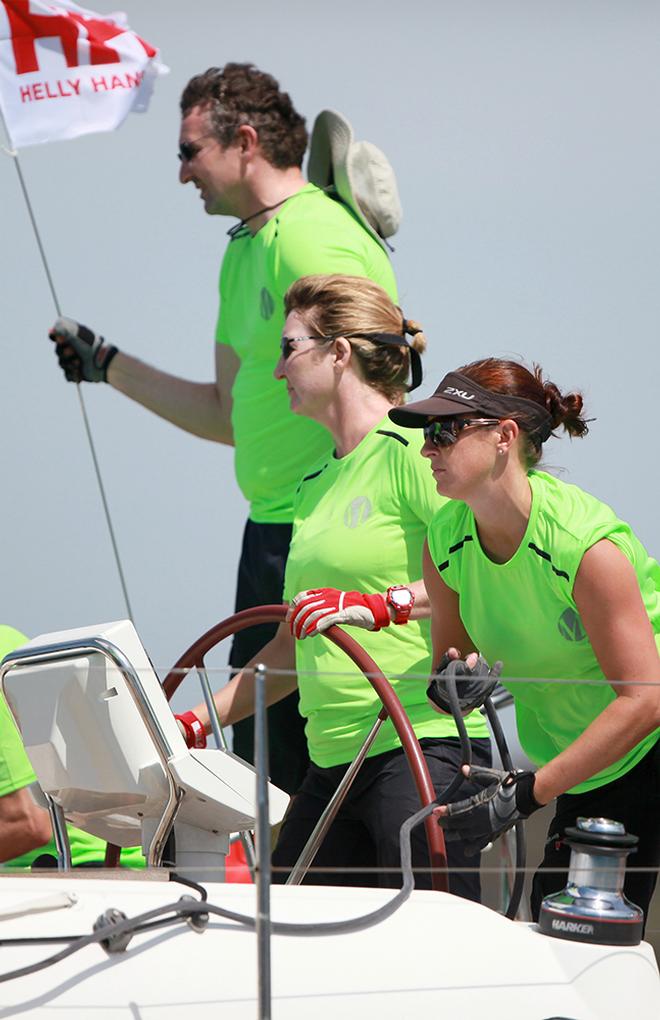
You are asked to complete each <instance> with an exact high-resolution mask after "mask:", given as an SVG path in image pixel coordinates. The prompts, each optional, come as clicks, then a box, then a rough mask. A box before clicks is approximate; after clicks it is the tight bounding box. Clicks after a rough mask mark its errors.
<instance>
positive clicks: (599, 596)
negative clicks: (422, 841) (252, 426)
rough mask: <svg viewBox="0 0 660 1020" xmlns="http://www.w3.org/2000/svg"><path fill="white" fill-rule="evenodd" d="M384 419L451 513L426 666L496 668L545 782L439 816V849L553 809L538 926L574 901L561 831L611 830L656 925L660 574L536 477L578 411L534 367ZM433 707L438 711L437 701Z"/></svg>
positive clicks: (638, 548)
mask: <svg viewBox="0 0 660 1020" xmlns="http://www.w3.org/2000/svg"><path fill="white" fill-rule="evenodd" d="M390 418H391V419H392V420H393V421H394V422H396V423H397V424H398V425H400V426H404V427H407V428H418V429H423V430H424V435H425V442H424V447H423V451H422V452H423V454H424V456H425V457H427V458H428V460H429V461H430V467H431V471H432V474H433V478H434V480H435V483H436V486H437V490H438V492H439V493H440V494H442V495H443V496H448V497H450V500H449V501H448V502H447V503H445V504H444V506H443V507H442V508H441V509H440V510H439V511H438V513H437V514H436V515H435V517H434V518H433V520H432V521H431V525H430V528H429V534H428V547H427V549H426V552H425V566H424V578H425V581H426V588H427V591H428V593H429V597H430V600H431V608H432V634H433V648H434V661H435V662H438V661H439V660H440V659H441V656H443V653H446V654H447V655H448V656H449V657H450V658H457V657H459V656H466V655H467V653H470V658H468V665H471V666H473V667H474V661H473V658H474V657H476V654H475V653H476V652H477V651H479V652H481V653H482V654H483V656H485V657H486V659H489V660H490V661H491V662H492V661H493V660H494V659H501V660H503V663H504V668H503V674H504V676H505V677H506V678H508V679H504V680H503V681H502V683H503V684H504V686H506V687H508V688H509V690H510V691H511V693H512V695H513V698H514V703H515V709H516V720H517V726H518V733H519V737H520V743H521V745H522V747H523V749H524V751H525V753H526V754H527V756H528V757H529V758H530V759H531V761H532V762H534V763H535V764H536V765H537V766H538V769H537V770H536V771H521V772H518V773H512V774H499V775H491V776H488V775H482V776H481V779H482V780H483V783H484V785H485V787H486V792H485V793H484V792H482V794H481V795H480V796H479V798H478V799H474V798H473V799H472V800H467V801H461V802H459V803H453V804H451V805H449V807H446V808H441V809H439V813H440V815H441V817H442V824H443V826H444V827H445V836H446V838H447V839H448V840H451V839H452V838H462V839H464V840H467V841H469V842H470V843H471V844H472V846H473V847H474V848H480V847H483V846H484V845H485V844H486V843H487V842H489V841H490V840H491V839H494V838H495V837H497V836H498V835H500V834H501V833H502V832H503V831H506V829H507V828H509V827H510V826H511V825H512V824H514V822H515V821H516V820H517V819H518V818H525V817H528V816H529V815H530V814H532V812H534V811H536V810H537V809H538V808H540V807H541V806H543V805H545V804H549V803H550V802H551V801H553V800H555V799H556V804H555V814H554V817H553V819H552V822H551V823H550V827H549V829H548V841H547V843H546V847H545V854H544V858H543V861H542V864H541V867H540V869H539V870H538V871H537V873H536V875H535V878H534V883H533V891H532V909H533V916H534V917H535V918H536V917H538V912H539V908H540V904H541V901H542V899H543V898H544V897H545V896H547V895H548V894H550V893H552V892H556V891H558V890H561V889H562V888H564V886H565V884H566V878H567V875H566V869H567V867H568V860H569V856H570V850H569V848H568V846H567V845H566V843H565V841H564V833H565V830H566V827H567V826H574V825H575V824H576V820H577V818H578V816H604V817H607V818H612V819H615V820H617V821H619V822H623V823H624V825H625V827H626V830H627V831H628V832H630V833H633V834H634V835H636V836H638V837H639V847H638V850H637V853H636V854H635V855H634V858H633V859H631V861H630V867H629V869H628V872H627V875H626V881H625V893H626V895H627V896H628V897H629V898H630V899H631V900H632V901H633V902H634V903H636V904H638V905H639V906H640V907H642V908H643V909H644V911H645V912H646V911H647V910H648V906H649V903H650V901H651V897H652V895H653V890H654V888H655V885H656V881H657V870H658V865H659V864H660V656H659V654H658V652H659V649H660V567H659V566H658V564H657V563H656V561H655V560H653V559H651V557H650V556H649V555H648V553H647V552H646V550H645V549H644V548H643V547H642V545H641V543H640V541H639V540H638V539H637V537H636V536H635V534H634V533H633V531H632V530H631V528H630V527H629V525H628V524H626V523H625V522H624V521H621V520H619V518H617V516H616V515H615V513H614V512H613V511H612V510H611V509H610V508H609V507H608V506H606V505H605V504H604V503H601V502H600V501H599V500H597V499H595V498H594V497H593V496H591V495H589V493H587V492H584V491H583V490H582V489H580V488H578V487H577V486H575V485H567V484H566V483H565V482H562V481H559V480H558V479H557V478H554V477H552V476H551V475H549V474H546V473H545V472H543V471H540V470H538V469H537V466H536V465H537V464H538V462H539V460H540V458H541V456H542V452H543V444H544V443H545V442H546V440H547V439H549V438H550V436H551V435H552V434H553V433H554V432H555V431H556V430H557V429H559V428H563V429H564V430H565V431H566V432H568V434H569V435H570V436H575V437H581V436H584V435H586V433H587V431H588V427H587V421H586V419H585V418H584V415H583V400H582V396H581V395H580V394H579V393H562V392H560V390H559V389H558V388H557V387H556V386H555V385H554V384H553V383H551V382H549V381H547V380H546V379H544V377H543V374H542V371H541V369H540V368H539V367H538V366H536V367H535V369H534V370H533V371H530V370H528V369H527V368H526V367H525V366H524V365H521V364H519V363H517V362H515V361H506V360H501V359H497V358H487V359H484V360H482V361H476V362H473V363H472V364H470V365H466V366H464V367H463V368H459V369H458V370H457V371H455V372H451V373H449V374H448V375H447V376H445V378H444V379H443V380H442V382H441V383H440V385H439V386H438V388H437V390H436V391H435V393H434V394H433V396H431V397H429V398H428V399H426V400H421V401H419V402H416V403H413V404H409V405H407V406H406V407H401V408H396V409H394V410H392V411H391V412H390ZM634 441H635V440H634V436H633V434H632V433H631V442H634ZM445 661H446V660H445ZM516 678H520V679H516ZM557 678H561V679H560V681H559V682H558V681H557ZM566 681H575V682H574V683H569V682H566ZM438 683H439V684H440V685H442V680H441V679H440V681H438ZM430 694H431V695H432V696H433V697H438V695H439V694H440V697H441V698H442V693H441V690H440V692H439V691H438V688H437V687H436V685H432V686H431V688H430ZM473 772H474V775H475V776H477V770H473Z"/></svg>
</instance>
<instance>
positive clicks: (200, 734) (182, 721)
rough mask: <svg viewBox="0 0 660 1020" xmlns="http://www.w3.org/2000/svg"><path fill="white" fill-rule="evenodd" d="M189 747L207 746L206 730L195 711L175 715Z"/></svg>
mask: <svg viewBox="0 0 660 1020" xmlns="http://www.w3.org/2000/svg"><path fill="white" fill-rule="evenodd" d="M174 718H175V719H176V721H177V722H178V724H179V729H180V730H181V736H182V737H183V739H184V740H185V742H186V746H187V747H206V730H205V729H204V725H203V723H202V722H201V721H200V720H199V719H198V718H197V716H196V715H195V713H194V712H184V713H183V714H182V715H175V716H174Z"/></svg>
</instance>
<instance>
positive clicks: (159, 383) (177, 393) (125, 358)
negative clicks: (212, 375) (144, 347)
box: [107, 351, 234, 445]
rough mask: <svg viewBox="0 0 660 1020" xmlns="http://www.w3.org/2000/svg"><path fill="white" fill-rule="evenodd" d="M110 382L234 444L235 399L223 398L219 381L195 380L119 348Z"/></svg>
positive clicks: (191, 427) (187, 426) (204, 434)
mask: <svg viewBox="0 0 660 1020" xmlns="http://www.w3.org/2000/svg"><path fill="white" fill-rule="evenodd" d="M107 381H108V383H109V384H110V385H111V386H112V387H113V388H114V389H116V390H119V392H120V393H123V394H125V396H127V397H130V399H131V400H135V401H136V402H137V403H138V404H141V405H142V406H143V407H146V408H147V409H148V410H149V411H153V412H154V414H157V415H158V416H159V417H161V418H164V419H165V420H166V421H169V422H171V423H172V424H173V425H177V426H178V427H179V428H181V429H184V430H185V431H186V432H190V433H192V434H193V435H195V436H200V437H201V438H202V439H211V440H213V441H214V442H217V443H226V444H228V445H233V442H234V439H233V432H232V426H231V400H230V399H225V400H224V401H221V399H220V394H219V392H218V387H217V386H216V384H215V383H213V382H210V383H198V382H191V381H189V380H187V379H181V378H179V377H178V376H173V375H169V374H168V373H167V372H161V371H160V370H159V369H157V368H154V367H153V366H151V365H147V364H146V363H145V362H143V361H139V360H138V359H137V358H134V357H132V356H131V355H130V354H125V353H123V352H122V351H119V352H118V353H117V354H116V355H115V357H114V358H113V359H112V362H111V364H110V366H109V368H108V375H107Z"/></svg>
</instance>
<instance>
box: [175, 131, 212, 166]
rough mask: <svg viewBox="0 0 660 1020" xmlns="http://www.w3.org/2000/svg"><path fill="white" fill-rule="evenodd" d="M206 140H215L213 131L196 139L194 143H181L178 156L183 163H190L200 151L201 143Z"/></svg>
mask: <svg viewBox="0 0 660 1020" xmlns="http://www.w3.org/2000/svg"><path fill="white" fill-rule="evenodd" d="M205 138H215V135H214V134H213V132H212V131H209V132H208V134H205V135H200V136H199V138H195V139H194V141H192V142H180V143H179V152H178V156H179V159H180V161H181V162H182V163H189V162H190V160H191V159H194V158H195V156H196V155H197V153H198V152H199V151H200V145H199V143H200V142H203V141H204V139H205Z"/></svg>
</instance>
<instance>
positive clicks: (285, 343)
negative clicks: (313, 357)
mask: <svg viewBox="0 0 660 1020" xmlns="http://www.w3.org/2000/svg"><path fill="white" fill-rule="evenodd" d="M345 335H346V334H345V333H333V334H332V336H283V337H282V339H281V340H280V350H281V351H282V357H283V358H284V360H285V361H286V359H287V358H288V357H289V355H290V354H291V353H292V352H293V351H295V349H296V348H295V347H294V346H293V345H294V344H295V343H297V342H298V341H299V340H316V341H318V342H319V343H329V342H330V341H331V340H336V339H337V337H339V336H345Z"/></svg>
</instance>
